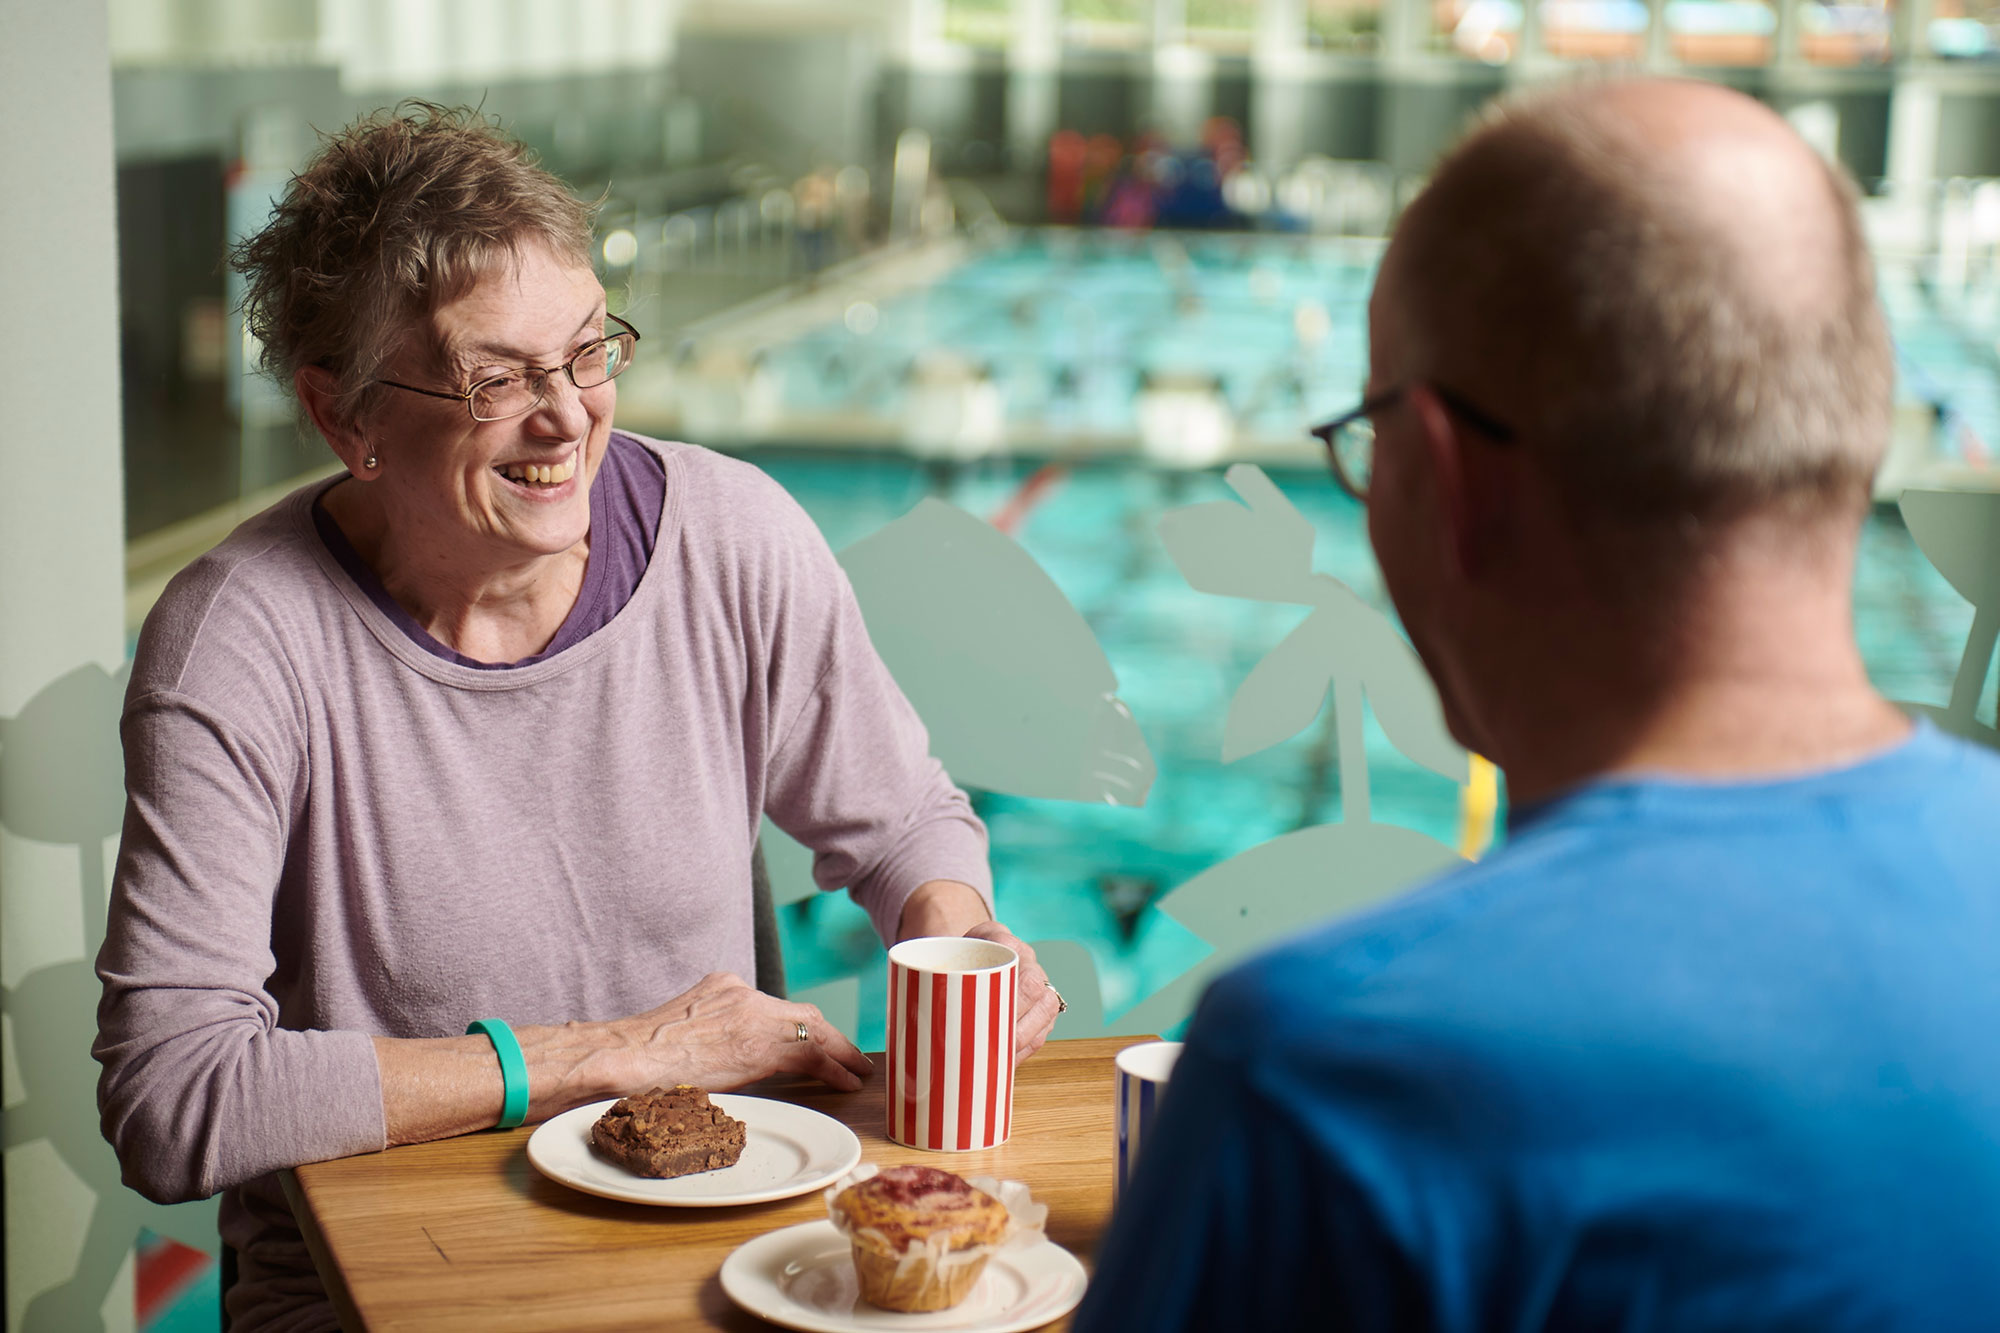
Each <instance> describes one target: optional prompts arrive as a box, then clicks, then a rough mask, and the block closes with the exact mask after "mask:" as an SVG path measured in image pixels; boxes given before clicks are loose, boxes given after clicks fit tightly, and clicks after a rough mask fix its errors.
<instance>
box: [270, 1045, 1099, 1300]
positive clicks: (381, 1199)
mask: <svg viewBox="0 0 2000 1333" xmlns="http://www.w3.org/2000/svg"><path fill="white" fill-rule="evenodd" d="M1136 1040H1137V1039H1135V1038H1129V1037H1112V1038H1098V1039H1093V1040H1089V1041H1058V1042H1050V1043H1049V1044H1048V1045H1047V1046H1046V1047H1044V1048H1043V1049H1042V1050H1041V1052H1040V1053H1039V1054H1037V1055H1036V1056H1035V1057H1034V1058H1033V1059H1031V1060H1029V1061H1028V1062H1027V1063H1025V1064H1023V1065H1022V1066H1021V1067H1020V1072H1019V1076H1018V1078H1017V1080H1016V1083H1015V1089H1014V1136H1013V1139H1012V1140H1011V1141H1010V1142H1008V1143H1006V1144H1004V1145H1002V1146H1001V1147H999V1148H994V1149H991V1150H988V1151H986V1152H970V1153H929V1152H921V1151H919V1150H917V1149H915V1148H904V1147H900V1146H898V1145H896V1144H892V1143H890V1142H889V1140H888V1139H887V1138H886V1137H885V1136H884V1134H883V1125H884V1120H883V1087H884V1083H885V1081H886V1080H885V1076H884V1073H883V1065H882V1057H881V1056H879V1055H878V1056H876V1057H875V1066H876V1072H875V1074H874V1075H873V1076H871V1077H870V1078H869V1080H868V1082H867V1084H866V1085H865V1086H864V1087H863V1088H862V1089H861V1091H859V1092H853V1093H841V1092H833V1091H831V1090H829V1089H827V1088H826V1087H824V1086H822V1085H821V1084H818V1083H813V1082H807V1081H804V1080H798V1079H786V1080H772V1081H770V1082H766V1083H761V1084H758V1085H757V1086H755V1087H753V1088H746V1089H744V1091H746V1092H752V1093H757V1094H759V1095H762V1096H769V1097H779V1098H782V1099H784V1100H786V1101H791V1102H797V1103H798V1104H800V1105H801V1106H810V1107H812V1108H813V1109H814V1110H817V1111H824V1112H825V1113H826V1114H828V1115H830V1116H833V1117H834V1118H835V1119H837V1120H840V1121H842V1122H843V1123H845V1124H846V1125H848V1126H849V1127H850V1128H852V1129H853V1130H854V1132H855V1133H856V1134H857V1135H859V1136H860V1138H861V1155H862V1160H863V1161H872V1162H880V1163H883V1164H885V1165H888V1164H892V1163H896V1162H923V1163H927V1164H930V1165H934V1166H944V1167H946V1168H947V1169H949V1170H953V1171H957V1172H959V1173H960V1174H961V1175H974V1174H982V1173H983V1174H992V1175H997V1176H1001V1177H1003V1178H1007V1179H1013V1180H1024V1181H1026V1182H1027V1183H1028V1185H1029V1186H1030V1187H1031V1188H1032V1189H1033V1190H1034V1192H1035V1197H1036V1198H1038V1199H1040V1200H1042V1201H1044V1202H1046V1203H1047V1204H1048V1205H1049V1220H1048V1234H1049V1238H1050V1239H1051V1240H1053V1241H1055V1242H1056V1244H1058V1245H1061V1246H1062V1247H1063V1248H1065V1249H1067V1250H1069V1251H1070V1252H1071V1253H1072V1254H1075V1255H1076V1256H1077V1257H1078V1258H1080V1259H1082V1260H1083V1261H1084V1264H1085V1266H1086V1267H1088V1266H1090V1264H1091V1256H1092V1253H1093V1251H1094V1250H1095V1249H1096V1246H1097V1239H1098V1236H1099V1234H1100V1233H1102V1231H1103V1230H1104V1227H1105V1224H1106V1223H1107V1222H1109V1221H1110V1218H1111V1159H1112V1152H1113V1146H1112V1110H1111V1099H1112V1093H1111V1057H1112V1056H1113V1055H1114V1054H1115V1053H1116V1052H1117V1051H1119V1050H1120V1049H1122V1048H1124V1047H1126V1046H1130V1045H1133V1044H1135V1041H1136ZM530 1132H531V1131H530V1130H529V1129H526V1128H523V1129H517V1130H511V1131H507V1132H504V1133H503V1132H499V1131H493V1132H489V1133H484V1134H472V1135H468V1136H466V1137H464V1138H457V1139H446V1140H444V1141H443V1142H440V1143H422V1144H415V1145H412V1146H410V1147H407V1148H392V1149H390V1150H389V1151H388V1152H381V1153H373V1154H370V1155H367V1156H363V1157H347V1158H343V1159H341V1160H339V1161H334V1162H320V1163H317V1164H315V1165H312V1166H302V1167H299V1168H298V1169H297V1171H288V1172H286V1173H284V1183H285V1192H286V1194H287V1195H288V1196H289V1197H290V1199H291V1202H292V1211H293V1212H294V1213H295V1214H296V1215H297V1217H298V1220H299V1226H300V1228H301V1229H302V1230H303V1231H304V1232H305V1237H306V1243H307V1245H308V1246H309V1247H310V1248H311V1250H312V1255H313V1260H314V1262H315V1263H317V1264H318V1265H319V1272H320V1277H321V1278H322V1279H323V1280H324V1281H325V1282H326V1286H327V1290H328V1292H329V1293H331V1295H332V1297H333V1304H334V1308H335V1309H336V1310H337V1311H339V1313H340V1317H341V1322H342V1323H343V1324H344V1325H345V1326H346V1327H347V1328H348V1329H349V1330H352V1331H357V1333H358V1330H361V1329H465V1330H479V1331H480V1333H487V1331H488V1330H506V1329H520V1330H530V1329H532V1330H546V1329H563V1330H572V1329H573V1330H602V1329H653V1330H664V1329H682V1328H722V1329H741V1330H756V1329H768V1328H770V1327H771V1325H769V1324H766V1323H764V1322H763V1321H762V1320H760V1319H756V1318H754V1317H752V1316H750V1315H747V1314H744V1313H743V1312H742V1311H740V1310H738V1309H737V1308H736V1307H735V1305H733V1304H732V1303H731V1302H730V1300H729V1298H728V1297H727V1296H725V1295H724V1294H723V1291H722V1284H721V1282H720V1281H719V1280H718V1279H717V1277H716V1273H717V1271H718V1270H719V1269H720V1268H721V1267H722V1261H723V1260H724V1259H725V1258H727V1257H728V1256H729V1253H730V1251H732V1250H734V1249H735V1248H736V1247H737V1246H738V1245H741V1244H742V1243H743V1242H745V1241H747V1240H750V1239H752V1238H753V1237H756V1236H759V1235H762V1234H763V1233H764V1232H767V1231H773V1230H776V1229H777V1228H779V1227H786V1226H791V1225H792V1224H794V1223H797V1222H810V1221H813V1220H815V1219H818V1218H823V1217H825V1216H826V1205H825V1202H824V1201H823V1200H822V1199H821V1197H820V1192H819V1191H817V1190H814V1191H813V1192H811V1193H809V1194H806V1195H804V1196H802V1197H800V1198H796V1199H787V1200H784V1201H782V1202H778V1203H767V1204H751V1205H748V1206H745V1207H741V1208H655V1207H647V1206H645V1205H641V1204H626V1203H617V1202H614V1201H612V1200H610V1199H600V1198H596V1197H594V1196H592V1195H588V1194H581V1193H578V1192H577V1191H575V1190H572V1189H569V1188H567V1187H566V1186H563V1185H558V1184H556V1183H555V1182H554V1181H552V1180H549V1179H546V1178H545V1177H543V1176H542V1175H541V1173H540V1172H538V1171H536V1170H535V1169H534V1168H533V1167H532V1166H530V1165H528V1158H527V1152H526V1148H527V1143H528V1135H529V1133H530ZM1068 1322H1069V1321H1068V1320H1062V1321H1060V1322H1058V1323H1056V1324H1053V1325H1050V1327H1052V1328H1065V1327H1067V1326H1068Z"/></svg>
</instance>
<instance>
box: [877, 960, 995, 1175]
mask: <svg viewBox="0 0 2000 1333" xmlns="http://www.w3.org/2000/svg"><path fill="white" fill-rule="evenodd" d="M1020 970H1021V960H1020V957H1019V956H1018V955H1017V954H1016V953H1015V952H1014V951H1013V950H1012V949H1010V948H1008V947H1007V946H1006V945H1004V944H995V943H994V942H993V941H991V940H972V939H964V938H960V937H955V936H941V937H937V938H929V939H915V940H904V941H903V942H902V943H901V944H898V945H897V946H896V947H894V948H893V949H891V950H889V1024H888V1027H889V1040H888V1051H887V1053H886V1054H887V1059H888V1062H889V1137H890V1138H891V1139H892V1140H894V1141H895V1142H897V1143H901V1144H906V1145H908V1146H909V1147H912V1148H931V1149H935V1150H938V1151H941V1152H965V1151H968V1150H970V1149H974V1148H995V1147H998V1146H999V1145H1000V1144H1003V1143H1005V1142H1006V1141H1007V1136H1008V1134H1010V1133H1011V1132H1012V1131H1013V1119H1014V989H1015V981H1016V978H1017V977H1018V976H1019V974H1020Z"/></svg>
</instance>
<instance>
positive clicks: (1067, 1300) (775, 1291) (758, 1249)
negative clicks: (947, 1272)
mask: <svg viewBox="0 0 2000 1333" xmlns="http://www.w3.org/2000/svg"><path fill="white" fill-rule="evenodd" d="M1087 1281H1088V1279H1087V1278H1086V1277H1085V1276H1084V1272H1083V1265H1082V1264H1080V1263H1078V1262H1077V1261H1076V1256H1075V1255H1073V1254H1071V1253H1070V1252H1069V1251H1068V1250H1065V1249H1064V1248H1063V1247H1062V1246H1060V1245H1058V1244H1056V1243H1055V1242H1054V1241H1051V1240H1043V1241H1042V1242H1041V1243H1040V1244H1036V1245H1024V1246H1021V1247H1019V1248H1014V1249H1004V1250H1001V1251H1000V1253H998V1254H996V1255H994V1256H993V1257H992V1258H991V1259H989V1260H988V1261H987V1263H986V1271H985V1272H983V1273H981V1274H980V1275H979V1281H978V1283H977V1284H976V1285H974V1287H973V1288H972V1292H971V1294H970V1295H968V1296H967V1297H966V1298H965V1299H964V1300H962V1301H960V1302H959V1303H958V1304H957V1305H954V1306H953V1307H952V1308H951V1309H949V1310H938V1311H935V1312H933V1313H930V1314H897V1313H896V1312H894V1311H893V1310H882V1309H877V1308H876V1307H875V1306H873V1305H870V1304H868V1302H866V1301H864V1300H862V1299H861V1284H860V1282H859V1281H858V1280H857V1279H856V1278H855V1276H854V1260H853V1257H852V1255H851V1254H850V1253H849V1247H848V1244H847V1238H846V1237H845V1236H842V1235H841V1234H840V1233H839V1232H838V1231H836V1230H835V1229H834V1226H833V1223H831V1222H823V1221H822V1222H805V1223H802V1224H800V1225H799V1226H795V1227H785V1228H784V1229H783V1230H780V1231H771V1232H767V1233H765V1234H764V1235H762V1236H759V1237H757V1239H755V1240H753V1241H750V1242H748V1243H747V1244H744V1245H740V1246H738V1247H737V1248H736V1251H735V1252H734V1253H733V1254H731V1255H730V1256H729V1257H728V1258H727V1259H725V1260H723V1262H722V1289H723V1290H724V1291H725V1292H727V1293H728V1294H729V1299H730V1300H732V1301H735V1302H736V1303H737V1304H738V1305H740V1306H742V1307H743V1308H744V1309H745V1310H748V1311H749V1312H750V1313H751V1314H754V1315H756V1316H758V1317H759V1318H762V1319H768V1320H770V1321H771V1322H772V1323H774V1324H782V1325H783V1326H784V1327H786V1328H797V1329H804V1330H806V1333H850V1330H854V1329H952V1330H955V1333H1019V1331H1020V1330H1023V1329H1030V1328H1040V1327H1041V1326H1042V1325H1043V1324H1046V1323H1048V1322H1049V1321H1050V1320H1051V1319H1060V1318H1062V1316H1064V1315H1066V1314H1068V1313H1069V1312H1070V1311H1071V1310H1074V1309H1075V1308H1076V1303H1077V1302H1078V1301H1080V1300H1082V1299H1083V1288H1084V1286H1085V1284H1086V1282H1087Z"/></svg>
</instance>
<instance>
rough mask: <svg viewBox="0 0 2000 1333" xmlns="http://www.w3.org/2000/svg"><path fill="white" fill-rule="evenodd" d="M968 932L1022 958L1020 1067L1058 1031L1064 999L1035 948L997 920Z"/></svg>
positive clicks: (1018, 980) (1017, 1032)
mask: <svg viewBox="0 0 2000 1333" xmlns="http://www.w3.org/2000/svg"><path fill="white" fill-rule="evenodd" d="M965 933H966V935H967V936H969V937H970V938H972V939H975V940H992V941H993V942H994V943H995V944H1004V945H1006V946H1007V947H1008V948H1010V949H1012V950H1013V951H1014V952H1015V953H1017V954H1019V955H1020V956H1021V969H1020V972H1019V973H1018V974H1017V975H1016V977H1015V982H1014V984H1015V987H1016V991H1015V993H1016V995H1017V996H1018V1002H1017V1004H1016V1006H1015V1009H1014V1014H1015V1018H1014V1063H1015V1064H1017V1065H1018V1064H1020V1063H1021V1061H1023V1060H1025V1059H1027V1058H1028V1057H1029V1056H1031V1055H1033V1054H1034V1053H1035V1052H1036V1051H1039V1050H1041V1049H1042V1043H1043V1042H1045V1041H1047V1040H1048V1039H1049V1033H1050V1032H1052V1031H1054V1030H1055V1026H1056V1015H1057V1014H1059V1013H1061V1012H1062V1010H1063V1002H1062V997H1061V996H1060V995H1057V994H1056V988H1055V987H1054V986H1052V985H1050V984H1049V974H1048V973H1046V972H1044V971H1043V970H1042V965H1041V964H1040V963H1038V962H1036V961H1035V950H1034V948H1033V946H1032V945H1030V944H1029V943H1028V942H1027V941H1026V940H1023V939H1020V938H1018V937H1017V936H1016V935H1015V934H1014V933H1013V932H1012V931H1010V930H1008V929H1007V927H1005V926H1003V925H1001V924H1000V923H999V922H998V921H982V922H980V923H979V924H978V925H976V926H974V927H973V928H972V929H971V930H968V931H966V932H965Z"/></svg>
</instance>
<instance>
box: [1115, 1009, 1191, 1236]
mask: <svg viewBox="0 0 2000 1333" xmlns="http://www.w3.org/2000/svg"><path fill="white" fill-rule="evenodd" d="M1180 1055H1181V1043H1179V1042H1177V1041H1148V1042H1142V1043H1140V1044H1139V1045H1137V1046H1127V1047H1126V1048H1125V1049H1124V1050H1122V1051H1120V1052H1118V1057H1117V1060H1116V1061H1115V1062H1114V1063H1116V1065H1117V1067H1118V1072H1117V1097H1118V1174H1117V1176H1116V1178H1115V1179H1114V1180H1113V1181H1112V1187H1113V1192H1114V1193H1113V1197H1114V1198H1115V1197H1118V1196H1122V1195H1123V1194H1124V1193H1125V1189H1126V1186H1128V1185H1130V1184H1131V1183H1132V1172H1133V1171H1134V1170H1135V1169H1136V1168H1137V1167H1138V1165H1139V1150H1140V1148H1141V1147H1142V1146H1143V1145H1144V1144H1145V1141H1146V1139H1147V1137H1148V1136H1149V1135H1150V1134H1151V1133H1152V1132H1153V1120H1154V1117H1155V1116H1156V1115H1157V1114H1158V1113H1159V1107H1160V1098H1161V1097H1162V1096H1164V1095H1165V1094H1166V1091H1167V1077H1168V1076H1169V1075H1170V1074H1172V1073H1173V1072H1174V1061H1176V1060H1178V1059H1180Z"/></svg>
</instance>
